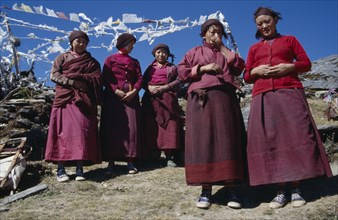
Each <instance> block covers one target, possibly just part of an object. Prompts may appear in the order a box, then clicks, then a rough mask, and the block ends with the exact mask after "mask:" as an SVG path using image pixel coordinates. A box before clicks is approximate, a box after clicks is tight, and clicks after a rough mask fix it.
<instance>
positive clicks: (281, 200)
mask: <svg viewBox="0 0 338 220" xmlns="http://www.w3.org/2000/svg"><path fill="white" fill-rule="evenodd" d="M287 203H288V200H287V198H286V193H285V192H278V193H277V196H276V197H275V198H274V199H273V200H272V201H271V202H270V204H269V207H270V208H272V209H279V208H282V207H284V206H285V205H286V204H287Z"/></svg>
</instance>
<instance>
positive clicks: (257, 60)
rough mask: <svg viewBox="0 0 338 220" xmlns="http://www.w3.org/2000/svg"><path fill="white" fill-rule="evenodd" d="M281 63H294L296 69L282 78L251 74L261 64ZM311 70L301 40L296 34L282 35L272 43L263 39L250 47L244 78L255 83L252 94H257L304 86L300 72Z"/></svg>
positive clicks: (247, 81)
mask: <svg viewBox="0 0 338 220" xmlns="http://www.w3.org/2000/svg"><path fill="white" fill-rule="evenodd" d="M280 63H294V64H295V66H296V69H295V71H294V72H292V73H289V74H288V75H286V76H283V77H280V78H260V77H258V76H254V77H253V76H251V74H250V72H251V70H252V69H253V68H255V67H257V66H259V65H262V64H269V65H271V66H274V65H277V64H280ZM310 70H311V61H310V59H309V57H308V56H307V54H306V52H305V50H304V49H303V47H302V45H301V44H300V43H299V41H298V40H297V39H296V38H295V37H294V36H281V35H280V36H279V37H277V38H275V39H274V40H273V41H272V43H270V42H269V41H265V40H262V41H260V42H258V43H256V44H254V45H253V46H251V47H250V50H249V53H248V57H247V61H246V67H245V73H244V80H245V82H246V83H254V85H253V89H252V96H255V95H258V94H260V93H263V92H267V91H271V90H276V89H282V88H303V85H302V83H301V81H300V79H299V78H298V74H299V73H304V72H308V71H310Z"/></svg>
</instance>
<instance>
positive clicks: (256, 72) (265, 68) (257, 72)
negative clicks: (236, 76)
mask: <svg viewBox="0 0 338 220" xmlns="http://www.w3.org/2000/svg"><path fill="white" fill-rule="evenodd" d="M269 71H270V66H269V65H260V66H257V67H255V68H253V69H252V70H251V72H250V75H251V76H259V77H267V76H268V73H269Z"/></svg>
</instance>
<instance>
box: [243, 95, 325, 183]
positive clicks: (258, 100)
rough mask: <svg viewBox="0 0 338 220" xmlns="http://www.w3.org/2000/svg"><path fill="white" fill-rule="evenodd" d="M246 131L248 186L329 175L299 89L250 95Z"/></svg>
mask: <svg viewBox="0 0 338 220" xmlns="http://www.w3.org/2000/svg"><path fill="white" fill-rule="evenodd" d="M247 135H248V144H247V158H248V166H249V167H248V168H249V178H250V185H252V186H255V185H261V184H271V183H285V182H293V181H299V180H304V179H309V178H314V177H319V176H323V175H326V176H332V173H331V170H330V165H329V163H328V160H327V157H326V154H325V150H324V147H323V144H322V142H321V140H320V136H319V133H318V130H317V128H316V125H315V123H314V120H313V118H312V116H311V112H310V110H309V107H308V104H307V101H306V97H305V94H304V90H302V89H279V90H276V91H270V92H266V93H262V94H259V95H256V96H254V97H253V99H252V103H251V109H250V116H249V123H248V134H247Z"/></svg>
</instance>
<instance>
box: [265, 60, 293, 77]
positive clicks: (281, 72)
mask: <svg viewBox="0 0 338 220" xmlns="http://www.w3.org/2000/svg"><path fill="white" fill-rule="evenodd" d="M269 69H270V71H269V72H268V73H267V75H268V76H271V77H280V76H285V75H287V74H288V73H290V72H292V71H294V70H295V64H293V63H280V64H278V65H276V66H271V67H270V68H269Z"/></svg>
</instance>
